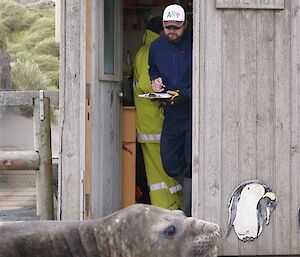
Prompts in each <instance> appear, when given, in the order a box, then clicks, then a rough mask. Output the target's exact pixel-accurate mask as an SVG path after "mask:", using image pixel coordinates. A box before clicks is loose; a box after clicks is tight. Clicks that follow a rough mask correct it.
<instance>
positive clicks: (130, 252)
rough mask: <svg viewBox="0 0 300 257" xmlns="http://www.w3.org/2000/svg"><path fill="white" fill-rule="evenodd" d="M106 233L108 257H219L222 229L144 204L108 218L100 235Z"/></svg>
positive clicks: (212, 224)
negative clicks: (217, 248)
mask: <svg viewBox="0 0 300 257" xmlns="http://www.w3.org/2000/svg"><path fill="white" fill-rule="evenodd" d="M104 230H105V232H106V239H107V240H108V241H106V242H102V243H103V244H105V245H106V249H107V251H109V252H110V254H111V255H109V256H126V257H129V256H131V257H144V256H147V257H174V256H176V257H200V256H207V257H208V256H216V254H217V253H216V244H217V241H218V239H219V237H220V233H219V226H218V225H216V224H214V223H210V222H206V221H203V220H199V219H195V218H192V217H188V218H187V217H186V216H185V215H184V213H183V212H182V211H170V210H166V209H162V208H159V207H155V206H151V205H143V204H137V205H133V206H130V207H128V208H126V209H123V210H121V211H119V212H117V213H114V214H112V215H111V216H109V217H107V219H106V221H105V222H104V223H103V224H102V228H101V232H103V231H104ZM102 243H101V244H102ZM116 251H117V252H116Z"/></svg>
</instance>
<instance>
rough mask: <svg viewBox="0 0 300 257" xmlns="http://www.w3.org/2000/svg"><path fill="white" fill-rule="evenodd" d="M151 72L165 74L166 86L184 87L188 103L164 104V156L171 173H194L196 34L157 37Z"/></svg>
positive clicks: (150, 64) (155, 76) (181, 89)
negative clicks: (177, 37) (193, 95)
mask: <svg viewBox="0 0 300 257" xmlns="http://www.w3.org/2000/svg"><path fill="white" fill-rule="evenodd" d="M149 75H150V79H151V80H154V79H156V78H157V77H161V78H162V80H163V83H164V85H165V86H166V90H180V92H181V93H182V94H183V95H184V96H186V97H187V101H186V102H185V103H180V104H175V105H166V106H164V117H165V118H164V123H163V130H162V134H161V142H160V145H161V157H162V162H163V166H164V168H165V171H166V173H167V174H168V175H169V176H171V177H186V178H191V176H192V174H191V171H192V36H191V33H190V32H187V31H186V32H185V33H184V35H183V36H182V38H181V40H180V41H179V42H177V43H172V42H170V41H169V40H168V39H167V37H166V36H165V35H162V36H160V37H159V38H158V39H156V40H155V41H153V43H152V44H151V47H150V52H149Z"/></svg>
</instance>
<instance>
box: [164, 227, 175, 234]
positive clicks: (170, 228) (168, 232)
mask: <svg viewBox="0 0 300 257" xmlns="http://www.w3.org/2000/svg"><path fill="white" fill-rule="evenodd" d="M175 233H176V227H175V226H174V225H171V226H169V227H167V228H166V229H165V231H164V234H165V235H166V236H173V235H175Z"/></svg>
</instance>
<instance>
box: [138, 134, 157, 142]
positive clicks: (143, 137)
mask: <svg viewBox="0 0 300 257" xmlns="http://www.w3.org/2000/svg"><path fill="white" fill-rule="evenodd" d="M137 139H138V140H144V141H151V140H153V141H154V140H155V141H160V134H138V135H137Z"/></svg>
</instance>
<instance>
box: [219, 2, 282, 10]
mask: <svg viewBox="0 0 300 257" xmlns="http://www.w3.org/2000/svg"><path fill="white" fill-rule="evenodd" d="M216 1H217V4H216V7H217V8H234V9H284V0H216Z"/></svg>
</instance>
